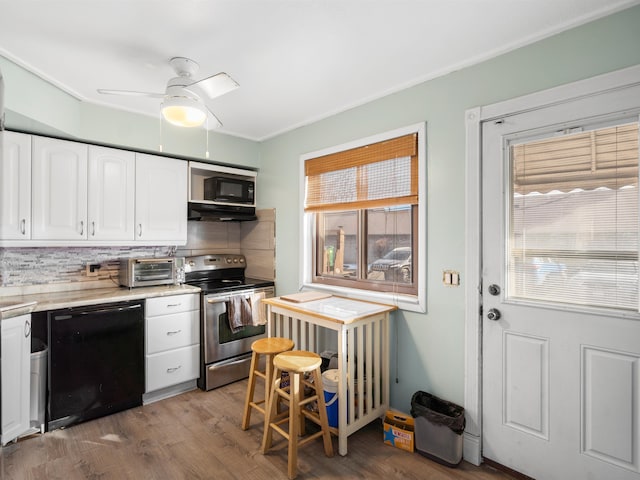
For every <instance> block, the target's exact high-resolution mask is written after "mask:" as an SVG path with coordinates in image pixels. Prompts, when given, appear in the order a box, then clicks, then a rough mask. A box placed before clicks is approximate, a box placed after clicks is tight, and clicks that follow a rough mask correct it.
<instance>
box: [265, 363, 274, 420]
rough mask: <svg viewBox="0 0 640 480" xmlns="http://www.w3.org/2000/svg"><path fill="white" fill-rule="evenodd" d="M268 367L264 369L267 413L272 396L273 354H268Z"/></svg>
mask: <svg viewBox="0 0 640 480" xmlns="http://www.w3.org/2000/svg"><path fill="white" fill-rule="evenodd" d="M266 364H267V365H266V368H265V371H264V375H265V377H264V412H265V413H267V408H268V407H269V398H271V384H272V383H273V355H267V356H266Z"/></svg>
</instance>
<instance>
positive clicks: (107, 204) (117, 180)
mask: <svg viewBox="0 0 640 480" xmlns="http://www.w3.org/2000/svg"><path fill="white" fill-rule="evenodd" d="M135 161H136V159H135V154H134V153H133V152H127V151H125V150H117V149H114V148H106V147H95V146H90V147H89V185H88V198H89V204H88V217H87V219H88V222H89V223H88V235H89V240H133V230H134V228H133V227H134V220H135V219H134V199H135V168H136V164H135Z"/></svg>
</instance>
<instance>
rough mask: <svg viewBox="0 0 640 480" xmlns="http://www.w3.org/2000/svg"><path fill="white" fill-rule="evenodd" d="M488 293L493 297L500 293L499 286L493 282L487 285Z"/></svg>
mask: <svg viewBox="0 0 640 480" xmlns="http://www.w3.org/2000/svg"><path fill="white" fill-rule="evenodd" d="M489 293H490V294H491V295H493V296H494V297H495V296H498V295H500V287H499V286H498V285H496V284H495V283H492V284H491V285H489Z"/></svg>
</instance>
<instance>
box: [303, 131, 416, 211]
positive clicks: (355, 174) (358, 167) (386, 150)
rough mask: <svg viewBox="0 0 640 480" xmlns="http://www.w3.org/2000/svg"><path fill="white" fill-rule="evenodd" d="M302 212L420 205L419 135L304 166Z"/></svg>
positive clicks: (323, 157) (378, 144) (379, 143)
mask: <svg viewBox="0 0 640 480" xmlns="http://www.w3.org/2000/svg"><path fill="white" fill-rule="evenodd" d="M304 169H305V178H306V196H305V211H307V212H321V211H331V210H334V211H335V210H355V209H365V208H376V207H387V206H394V205H417V204H418V135H417V134H416V133H412V134H410V135H405V136H402V137H397V138H393V139H390V140H385V141H382V142H378V143H373V144H370V145H365V146H362V147H357V148H353V149H350V150H343V151H341V152H336V153H332V154H329V155H323V156H321V157H315V158H311V159H309V160H306V161H305V164H304Z"/></svg>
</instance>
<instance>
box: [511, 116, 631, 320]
mask: <svg viewBox="0 0 640 480" xmlns="http://www.w3.org/2000/svg"><path fill="white" fill-rule="evenodd" d="M576 130H577V131H576ZM509 150H510V156H511V184H512V186H511V190H512V192H511V208H510V224H511V225H510V241H509V249H508V258H507V262H508V267H509V270H508V275H509V296H511V297H516V298H524V299H528V300H540V301H554V302H561V303H568V304H574V305H575V304H577V305H585V306H596V307H607V308H616V309H623V310H636V311H637V309H638V246H639V245H638V201H639V198H638V122H636V121H633V122H625V121H622V120H621V121H618V122H614V124H613V125H604V126H603V125H600V126H593V127H589V128H584V129H583V128H576V129H572V130H570V131H567V132H564V131H562V132H558V133H557V134H556V135H553V136H550V137H547V138H542V139H532V140H528V141H522V140H520V141H518V142H512V143H511V144H510V145H509Z"/></svg>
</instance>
